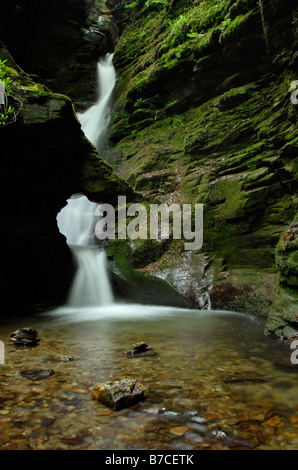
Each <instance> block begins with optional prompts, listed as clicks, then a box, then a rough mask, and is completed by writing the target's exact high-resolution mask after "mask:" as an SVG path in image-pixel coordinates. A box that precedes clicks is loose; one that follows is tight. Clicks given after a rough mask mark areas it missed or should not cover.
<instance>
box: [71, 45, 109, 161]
mask: <svg viewBox="0 0 298 470" xmlns="http://www.w3.org/2000/svg"><path fill="white" fill-rule="evenodd" d="M115 83H116V72H115V68H114V66H113V54H110V53H108V54H106V55H105V57H104V58H102V59H100V60H99V62H98V64H97V94H98V98H97V102H96V103H95V104H94V105H93V106H91V107H90V108H88V109H87V110H86V111H85V112H84V113H78V114H77V117H78V119H79V121H80V123H81V126H82V130H83V131H84V134H85V135H86V137H87V138H88V139H89V140H90V142H92V144H93V145H95V147H96V149H97V151H98V152H100V150H101V149H102V148H103V147H104V145H105V143H106V138H105V137H106V130H107V127H108V125H109V122H110V116H111V113H110V108H109V102H110V98H111V95H112V92H113V89H114V86H115Z"/></svg>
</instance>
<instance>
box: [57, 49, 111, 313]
mask: <svg viewBox="0 0 298 470" xmlns="http://www.w3.org/2000/svg"><path fill="white" fill-rule="evenodd" d="M112 59H113V55H112V54H107V55H106V56H105V58H104V59H101V60H100V61H99V63H98V68H97V73H98V84H99V87H98V100H97V102H96V103H95V104H94V105H93V106H91V108H89V109H87V111H86V112H85V113H82V114H78V119H79V121H80V122H81V127H82V130H83V132H84V134H85V135H86V137H87V138H88V139H89V140H90V142H92V143H93V145H95V146H96V147H97V148H99V146H100V144H101V139H102V138H103V136H104V135H105V132H106V129H107V126H108V124H109V115H110V113H109V100H110V97H111V94H112V91H113V88H114V85H115V82H116V74H115V69H114V67H113V64H112ZM96 206H97V204H96V203H94V202H90V201H89V200H88V199H87V198H86V197H85V196H82V195H81V196H79V197H75V196H74V197H72V198H71V199H69V200H68V204H67V206H66V207H64V208H63V209H62V210H61V212H60V213H59V214H58V216H57V222H58V227H59V230H60V232H61V233H63V235H65V236H66V238H67V243H68V245H69V246H70V248H71V249H72V252H73V254H74V257H75V260H76V262H77V272H76V275H75V279H74V281H73V284H72V287H71V290H70V293H69V297H68V301H67V306H69V307H75V308H80V307H84V306H103V305H110V304H112V303H113V302H114V299H113V293H112V289H111V286H110V282H109V278H108V273H107V268H106V254H105V251H104V250H99V248H98V246H96V245H95V230H94V228H95V215H94V214H95V209H96Z"/></svg>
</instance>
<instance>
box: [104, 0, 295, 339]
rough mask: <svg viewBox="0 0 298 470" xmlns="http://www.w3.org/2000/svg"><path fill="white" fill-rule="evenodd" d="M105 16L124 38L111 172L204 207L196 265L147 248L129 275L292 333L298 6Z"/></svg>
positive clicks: (181, 2) (218, 6) (146, 189)
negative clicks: (135, 272)
mask: <svg viewBox="0 0 298 470" xmlns="http://www.w3.org/2000/svg"><path fill="white" fill-rule="evenodd" d="M108 4H109V5H110V6H111V8H112V13H113V15H114V17H115V20H116V22H117V24H118V28H119V31H120V32H121V36H120V39H119V41H118V43H117V45H116V51H115V56H114V63H115V66H116V69H117V70H118V73H119V78H118V82H117V87H116V91H115V99H114V109H113V122H112V126H111V129H110V145H111V147H112V148H111V150H110V152H109V153H108V155H107V156H106V158H107V159H108V161H109V162H110V163H111V164H112V165H113V168H114V170H115V172H116V173H118V174H119V175H120V174H121V176H122V177H124V178H125V179H126V180H127V181H128V182H129V183H130V184H131V185H132V186H133V187H134V188H135V190H136V191H138V192H139V193H140V194H141V195H142V197H143V198H145V199H146V200H147V201H159V202H166V203H170V202H178V203H179V204H182V203H193V204H194V203H203V204H204V245H203V249H202V250H200V252H198V253H195V252H188V253H187V252H184V251H183V247H182V244H179V243H178V242H177V241H175V242H172V243H158V242H152V241H146V242H139V243H137V244H135V246H134V247H133V248H132V252H131V259H132V260H133V264H134V267H135V268H137V269H138V270H139V271H143V272H148V273H151V274H154V275H155V276H157V277H160V278H162V279H165V280H167V281H169V282H170V283H171V284H172V285H174V286H175V288H176V289H178V290H179V291H180V292H182V293H183V294H184V295H185V296H186V297H187V298H188V299H189V300H191V301H192V303H193V304H194V305H196V306H198V307H200V308H206V307H208V306H210V305H211V307H212V308H222V309H229V310H238V311H244V312H248V313H253V314H257V315H261V316H264V317H267V316H268V313H269V312H270V314H269V320H268V322H267V329H266V332H267V333H268V334H271V333H276V334H277V335H278V336H280V335H283V334H284V335H287V334H289V332H292V333H293V331H292V330H291V328H292V327H293V328H295V327H296V325H297V314H298V311H297V267H298V265H297V144H298V138H297V104H295V103H294V102H293V100H292V101H291V96H292V93H293V92H294V90H295V87H296V86H297V82H295V80H297V78H298V76H297V73H298V71H297V53H296V51H297V39H298V36H297V21H298V19H297V18H298V16H297V9H296V2H295V1H292V0H286V1H284V0H264V1H260V2H256V1H252V0H237V1H236V0H222V1H211V0H210V1H209V0H205V1H196V0H195V1H192V2H189V1H186V0H172V1H170V2H167V1H163V0H148V1H146V2H143V1H140V0H139V1H138V0H137V1H134V2H131V1H115V0H110V1H109V2H108ZM295 53H296V54H295ZM291 84H292V85H291ZM291 86H292V88H291ZM113 253H114V256H116V258H117V249H116V248H114V250H113ZM289 322H290V323H291V328H288V327H287V325H288V323H289ZM292 333H290V334H292Z"/></svg>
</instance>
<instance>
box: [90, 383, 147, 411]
mask: <svg viewBox="0 0 298 470" xmlns="http://www.w3.org/2000/svg"><path fill="white" fill-rule="evenodd" d="M147 395H148V388H147V387H145V386H144V385H143V384H141V383H140V382H138V381H137V380H134V379H124V380H120V381H116V382H107V383H103V384H100V385H97V386H96V387H95V388H94V389H93V390H92V392H91V396H92V398H93V399H95V400H97V401H99V402H101V403H103V404H104V405H107V406H109V407H110V408H112V409H113V410H120V409H122V408H128V407H130V406H132V405H136V404H137V403H139V402H140V401H143V400H144V399H145V398H146V397H147Z"/></svg>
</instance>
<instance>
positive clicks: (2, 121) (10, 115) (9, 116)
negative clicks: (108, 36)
mask: <svg viewBox="0 0 298 470" xmlns="http://www.w3.org/2000/svg"><path fill="white" fill-rule="evenodd" d="M14 117H15V108H14V107H13V106H8V108H7V109H6V111H4V113H1V114H0V126H5V125H6V124H7V123H9V122H11V121H13V120H14Z"/></svg>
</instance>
